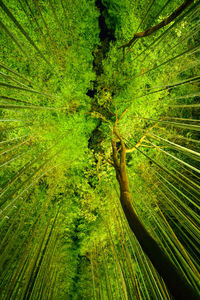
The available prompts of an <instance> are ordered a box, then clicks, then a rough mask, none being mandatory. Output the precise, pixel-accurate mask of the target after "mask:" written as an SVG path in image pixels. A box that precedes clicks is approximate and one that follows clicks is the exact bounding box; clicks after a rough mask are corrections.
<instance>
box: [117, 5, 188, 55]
mask: <svg viewBox="0 0 200 300" xmlns="http://www.w3.org/2000/svg"><path fill="white" fill-rule="evenodd" d="M193 2H194V0H185V1H184V2H183V3H182V4H181V5H180V6H179V7H178V8H177V9H176V10H175V11H174V12H173V13H172V14H171V15H170V16H169V17H167V18H165V19H164V20H163V21H161V22H160V23H158V24H156V25H154V26H152V27H151V28H149V29H147V30H145V31H142V32H137V33H135V34H134V36H133V38H132V39H131V40H130V41H129V42H128V43H127V44H124V45H122V46H120V47H119V49H121V48H123V56H124V49H125V48H126V47H130V46H131V45H132V44H133V42H134V41H135V40H136V39H138V38H143V37H145V36H149V35H151V34H152V33H154V32H156V31H157V30H159V29H160V28H163V27H165V26H166V25H168V24H169V23H171V22H172V21H173V20H174V19H175V18H177V17H178V16H179V15H180V14H181V13H182V12H183V11H184V10H185V9H186V8H187V7H188V6H189V5H190V4H192V3H193Z"/></svg>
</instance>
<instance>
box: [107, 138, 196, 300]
mask: <svg viewBox="0 0 200 300" xmlns="http://www.w3.org/2000/svg"><path fill="white" fill-rule="evenodd" d="M116 135H117V137H118V138H119V139H120V142H121V153H120V161H119V160H118V150H117V147H116V142H115V141H114V140H113V141H112V149H113V161H114V167H115V171H116V177H117V180H118V182H119V185H120V202H121V205H122V208H123V211H124V213H125V216H126V218H127V221H128V224H129V226H130V228H131V230H132V231H133V233H134V234H135V236H136V238H137V240H138V242H139V243H140V246H141V247H142V249H143V251H144V252H145V253H146V255H147V256H148V257H149V259H150V260H151V262H152V264H153V265H154V267H155V268H156V270H157V271H158V273H159V274H160V276H162V278H163V279H164V281H165V283H166V285H167V287H168V289H169V290H170V292H171V294H172V295H173V296H174V298H175V299H176V300H179V299H180V300H198V299H200V297H199V296H198V294H197V293H196V291H195V290H194V289H193V288H192V287H191V286H190V285H189V284H188V282H187V280H186V279H185V277H184V276H183V275H182V274H181V273H180V272H179V271H178V269H177V268H176V267H175V266H174V264H173V263H172V262H171V260H170V259H169V257H168V256H167V255H166V254H165V252H164V250H163V249H162V248H161V247H160V246H159V244H158V243H157V242H156V241H155V240H154V238H153V237H152V236H151V235H150V234H149V232H148V231H147V230H146V228H145V227H144V225H143V224H142V222H141V221H140V220H139V218H138V216H137V214H136V212H135V210H134V209H133V206H132V204H131V198H130V189H129V181H128V176H127V171H126V147H125V145H124V143H123V140H122V138H121V137H120V136H119V134H118V133H116Z"/></svg>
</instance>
